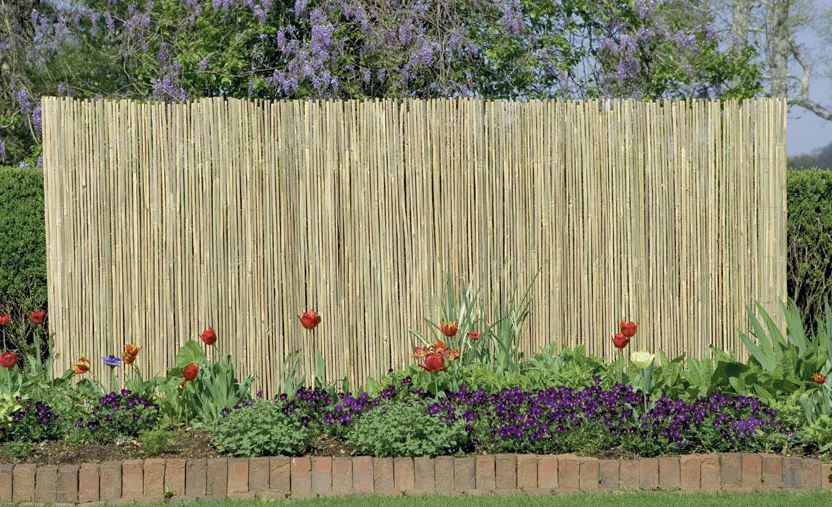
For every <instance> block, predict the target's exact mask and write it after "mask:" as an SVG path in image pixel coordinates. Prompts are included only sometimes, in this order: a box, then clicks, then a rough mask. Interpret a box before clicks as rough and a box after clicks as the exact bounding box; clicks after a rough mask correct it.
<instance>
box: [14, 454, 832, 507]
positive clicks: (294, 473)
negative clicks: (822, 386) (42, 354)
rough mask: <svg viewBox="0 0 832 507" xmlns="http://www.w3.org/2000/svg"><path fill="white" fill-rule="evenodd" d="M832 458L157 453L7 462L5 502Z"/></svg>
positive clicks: (585, 478) (703, 473)
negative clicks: (55, 462)
mask: <svg viewBox="0 0 832 507" xmlns="http://www.w3.org/2000/svg"><path fill="white" fill-rule="evenodd" d="M830 473H832V465H822V464H821V462H820V460H817V459H810V458H784V457H782V456H772V455H765V454H763V455H761V454H707V455H691V456H682V457H681V458H680V457H666V458H641V459H638V460H609V459H607V460H599V459H595V458H580V457H577V456H573V455H542V456H540V455H528V454H520V455H515V454H498V455H496V456H494V455H487V456H468V457H449V456H445V457H437V458H428V457H420V458H395V459H394V458H372V457H367V456H357V457H335V458H331V457H311V458H310V457H308V456H306V457H296V458H288V457H274V458H251V459H248V458H212V459H190V460H183V459H167V460H164V459H148V460H144V461H140V460H133V461H124V462H109V463H103V464H82V465H80V466H79V465H63V466H60V467H58V466H51V465H42V466H36V465H16V466H11V465H0V502H11V501H14V502H39V503H82V504H83V503H90V502H116V501H142V502H156V501H160V500H162V499H164V498H172V499H223V498H252V497H264V498H287V497H289V498H308V497H314V496H347V495H368V494H377V495H418V494H443V495H458V494H469V495H483V494H512V493H515V494H523V493H526V494H554V493H577V492H589V493H592V492H609V491H620V490H636V489H646V490H662V491H690V492H694V491H705V492H720V491H732V492H741V491H744V492H749V491H777V490H787V491H811V490H820V489H827V490H832V482H830V480H829V476H830Z"/></svg>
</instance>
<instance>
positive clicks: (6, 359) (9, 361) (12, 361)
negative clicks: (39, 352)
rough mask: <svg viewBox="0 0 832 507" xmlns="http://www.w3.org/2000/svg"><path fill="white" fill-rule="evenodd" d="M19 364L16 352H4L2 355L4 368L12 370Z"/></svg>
mask: <svg viewBox="0 0 832 507" xmlns="http://www.w3.org/2000/svg"><path fill="white" fill-rule="evenodd" d="M16 364H17V354H15V353H14V352H9V351H6V352H3V353H2V354H0V366H2V367H3V368H12V367H13V366H14V365H16Z"/></svg>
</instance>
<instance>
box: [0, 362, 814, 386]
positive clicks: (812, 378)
mask: <svg viewBox="0 0 832 507" xmlns="http://www.w3.org/2000/svg"><path fill="white" fill-rule="evenodd" d="M2 360H3V359H2V357H0V361H2ZM812 380H814V381H815V384H821V385H822V384H823V383H824V382H826V375H824V374H823V373H821V372H817V373H813V374H812Z"/></svg>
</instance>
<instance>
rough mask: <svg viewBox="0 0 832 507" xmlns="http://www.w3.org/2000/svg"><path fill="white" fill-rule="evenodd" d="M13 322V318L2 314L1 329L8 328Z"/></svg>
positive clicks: (0, 315)
mask: <svg viewBox="0 0 832 507" xmlns="http://www.w3.org/2000/svg"><path fill="white" fill-rule="evenodd" d="M11 322H12V316H11V315H9V314H8V313H2V314H0V327H6V326H8V325H9V324H11Z"/></svg>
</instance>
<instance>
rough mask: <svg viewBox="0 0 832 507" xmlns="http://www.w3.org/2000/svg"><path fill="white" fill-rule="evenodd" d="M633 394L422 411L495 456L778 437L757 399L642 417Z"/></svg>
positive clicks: (443, 404) (770, 413)
mask: <svg viewBox="0 0 832 507" xmlns="http://www.w3.org/2000/svg"><path fill="white" fill-rule="evenodd" d="M644 404H645V399H644V397H643V395H642V394H641V393H637V392H635V391H634V390H633V389H632V388H631V387H629V386H625V385H622V384H616V385H614V386H613V387H612V388H611V389H609V390H607V389H603V388H602V387H601V385H600V383H599V382H597V381H596V383H595V385H594V386H592V387H589V388H586V389H582V390H575V389H572V388H568V387H557V388H549V389H543V390H539V391H533V392H526V391H523V390H522V389H520V388H508V389H503V390H501V391H500V392H498V393H496V394H487V393H485V392H484V391H483V390H481V389H480V390H477V391H469V390H467V389H466V388H464V387H463V388H461V389H460V390H459V391H457V392H454V393H448V394H446V395H445V396H444V397H443V398H440V399H439V400H438V401H437V402H436V403H433V404H431V405H429V406H428V409H427V410H428V413H430V414H431V415H435V416H439V417H443V418H444V419H445V420H446V421H448V422H449V423H452V422H455V421H457V420H459V418H462V419H464V420H465V422H466V426H465V428H466V431H468V433H469V435H470V436H471V437H472V438H473V439H474V440H475V442H476V443H477V444H478V445H481V446H485V447H490V448H493V449H504V450H505V449H515V450H530V449H531V450H535V449H536V450H542V451H552V450H557V451H575V450H578V449H574V448H571V447H570V446H571V445H574V443H573V442H574V439H573V437H574V436H575V435H578V434H581V435H582V436H581V438H585V439H588V440H591V441H593V442H595V443H596V444H597V443H599V442H600V443H601V444H600V445H603V446H611V447H621V446H623V447H626V448H629V449H631V450H635V451H636V452H639V453H642V454H660V453H664V452H685V451H696V450H719V451H729V450H744V449H753V448H756V446H757V445H758V442H759V440H760V439H759V437H760V436H764V435H766V434H771V433H777V432H780V431H782V430H783V427H782V424H781V422H780V421H779V420H778V419H777V413H776V411H775V410H773V409H771V408H769V407H768V406H767V405H765V404H764V403H762V402H761V401H760V400H758V399H757V398H751V397H742V396H739V397H733V396H727V395H724V394H719V393H717V394H712V395H709V396H707V397H704V398H700V399H698V400H696V401H694V402H693V403H685V402H684V401H681V400H670V399H669V398H666V397H663V398H661V399H659V400H657V401H656V402H655V403H654V404H653V406H652V408H650V409H649V410H647V411H646V412H644V410H643V407H644Z"/></svg>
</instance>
